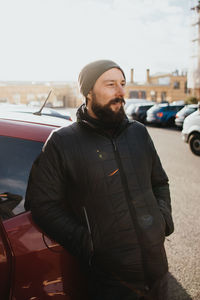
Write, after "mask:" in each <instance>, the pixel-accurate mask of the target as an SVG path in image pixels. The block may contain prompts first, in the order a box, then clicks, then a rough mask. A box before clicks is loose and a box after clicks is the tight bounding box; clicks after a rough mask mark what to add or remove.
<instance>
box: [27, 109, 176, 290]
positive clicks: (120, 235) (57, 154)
mask: <svg viewBox="0 0 200 300" xmlns="http://www.w3.org/2000/svg"><path fill="white" fill-rule="evenodd" d="M25 207H26V209H31V211H32V216H33V219H34V221H35V222H36V223H37V224H38V225H39V226H40V227H41V228H42V229H43V230H44V231H45V232H46V233H47V234H48V235H49V236H50V237H51V238H53V239H54V240H56V241H57V242H58V243H60V244H61V245H62V246H63V247H65V248H66V249H67V250H68V251H70V252H71V253H72V254H73V255H75V256H77V257H79V258H80V259H81V260H84V261H89V259H90V257H91V256H93V259H92V264H94V265H95V266H96V267H97V268H101V269H102V270H103V271H104V272H105V274H111V276H113V278H115V279H116V280H123V281H126V282H132V283H133V282H134V284H135V286H141V285H142V284H143V283H145V282H150V281H154V280H156V279H157V278H159V277H160V276H162V275H164V274H165V273H166V272H167V269H168V266H167V259H166V255H165V250H164V239H165V235H169V234H171V233H172V232H173V221H172V217H171V205H170V194H169V187H168V178H167V176H166V174H165V172H164V170H163V168H162V166H161V163H160V159H159V157H158V155H157V153H156V150H155V148H154V145H153V143H152V140H151V138H150V136H149V134H148V132H147V130H146V128H145V127H144V126H143V125H141V124H140V123H138V122H132V123H130V122H129V121H128V120H124V122H123V123H122V124H121V126H120V128H118V130H117V132H116V134H115V135H114V136H112V137H111V136H109V135H108V134H107V133H105V132H104V131H103V130H102V129H101V128H100V127H98V126H97V125H96V124H95V122H92V123H90V120H89V119H88V118H85V113H84V112H83V111H82V109H81V108H80V109H79V114H78V122H76V123H74V124H72V125H71V126H68V127H63V128H61V129H59V130H57V131H55V132H53V134H52V135H51V136H50V137H49V139H48V141H47V143H46V144H45V146H44V148H43V152H42V153H41V155H40V157H39V158H38V159H37V161H36V162H35V164H34V165H33V168H32V172H31V175H30V178H29V184H28V189H27V193H26V204H25ZM90 231H91V234H90Z"/></svg>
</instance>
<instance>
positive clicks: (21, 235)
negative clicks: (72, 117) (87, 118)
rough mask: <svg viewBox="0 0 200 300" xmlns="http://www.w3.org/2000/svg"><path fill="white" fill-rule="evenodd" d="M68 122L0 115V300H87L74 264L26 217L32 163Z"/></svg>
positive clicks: (81, 277) (76, 263) (58, 119)
mask: <svg viewBox="0 0 200 300" xmlns="http://www.w3.org/2000/svg"><path fill="white" fill-rule="evenodd" d="M70 124H72V123H71V122H70V121H67V120H64V119H60V118H53V117H48V116H38V115H28V114H25V113H19V112H18V113H13V112H6V113H5V112H4V113H0V145H1V147H0V166H1V172H0V278H1V282H0V299H2V300H6V299H10V300H27V299H38V300H39V299H42V300H48V299H49V300H58V299H63V300H69V299H73V300H81V299H84V300H86V299H87V290H86V286H87V285H86V278H85V277H84V276H83V274H82V273H81V270H80V266H79V264H78V262H77V260H76V259H75V258H74V257H73V256H71V255H70V254H69V253H68V252H67V251H66V250H64V249H63V248H62V247H61V246H60V245H58V244H57V243H55V242H54V241H53V240H51V239H50V238H48V237H47V236H46V235H45V234H44V233H43V232H42V231H41V230H40V229H39V228H38V227H37V226H36V225H35V224H34V222H33V220H32V218H31V213H30V212H25V211H24V195H25V191H26V186H27V181H28V176H29V172H30V169H31V166H32V163H33V161H34V160H35V158H36V157H37V156H38V154H39V153H40V151H41V149H42V146H43V144H44V142H45V140H46V139H47V137H48V136H49V134H50V133H51V132H52V130H54V129H56V128H59V127H60V126H68V125H70Z"/></svg>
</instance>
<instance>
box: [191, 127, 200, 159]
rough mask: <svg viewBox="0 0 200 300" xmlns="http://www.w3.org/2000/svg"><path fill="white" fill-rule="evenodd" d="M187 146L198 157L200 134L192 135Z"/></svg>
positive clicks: (199, 154) (199, 152)
mask: <svg viewBox="0 0 200 300" xmlns="http://www.w3.org/2000/svg"><path fill="white" fill-rule="evenodd" d="M189 145H190V149H191V151H192V153H194V154H195V155H198V156H200V134H198V133H195V134H192V135H191V136H190V138H189Z"/></svg>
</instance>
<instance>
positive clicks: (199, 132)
mask: <svg viewBox="0 0 200 300" xmlns="http://www.w3.org/2000/svg"><path fill="white" fill-rule="evenodd" d="M182 139H183V140H184V142H186V143H189V145H190V149H191V151H192V153H194V154H195V155H198V156H200V107H199V109H198V110H197V111H195V112H193V113H192V114H190V115H189V116H188V117H186V118H185V120H184V122H183V130H182Z"/></svg>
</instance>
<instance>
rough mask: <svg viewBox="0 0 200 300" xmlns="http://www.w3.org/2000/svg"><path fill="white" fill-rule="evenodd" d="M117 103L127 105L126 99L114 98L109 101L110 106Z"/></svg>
mask: <svg viewBox="0 0 200 300" xmlns="http://www.w3.org/2000/svg"><path fill="white" fill-rule="evenodd" d="M116 103H121V104H122V103H123V104H125V100H124V98H114V99H112V100H110V101H109V105H110V104H116Z"/></svg>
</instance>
